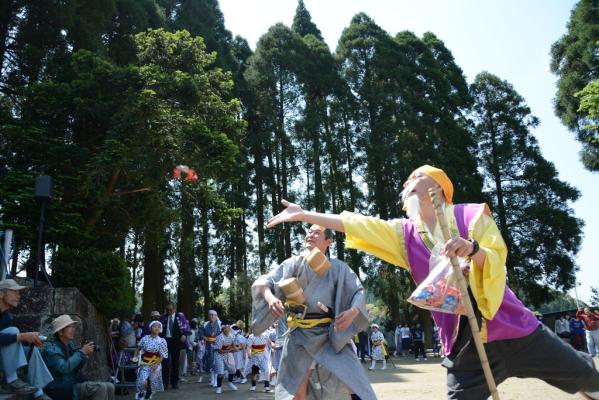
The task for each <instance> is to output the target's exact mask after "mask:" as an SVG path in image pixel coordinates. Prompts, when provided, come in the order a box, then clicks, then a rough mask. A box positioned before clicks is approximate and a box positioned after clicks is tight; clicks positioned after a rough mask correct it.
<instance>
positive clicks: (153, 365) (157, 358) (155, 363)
mask: <svg viewBox="0 0 599 400" xmlns="http://www.w3.org/2000/svg"><path fill="white" fill-rule="evenodd" d="M149 328H150V334H149V335H146V336H144V337H142V338H141V340H140V341H139V344H138V345H137V348H136V349H135V353H134V354H133V361H134V362H137V357H138V354H139V353H140V352H141V360H140V362H139V367H138V369H137V381H136V389H137V398H138V399H143V398H144V395H145V398H146V399H149V398H150V397H151V394H150V393H156V392H163V391H164V386H163V383H162V367H161V363H162V360H163V359H164V358H168V347H167V345H166V340H164V339H163V338H161V337H160V336H159V335H160V333H162V323H160V321H152V322H150V324H149ZM148 378H149V381H150V388H151V391H148V390H147V389H148V388H147V381H148Z"/></svg>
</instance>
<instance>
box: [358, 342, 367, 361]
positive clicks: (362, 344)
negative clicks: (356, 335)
mask: <svg viewBox="0 0 599 400" xmlns="http://www.w3.org/2000/svg"><path fill="white" fill-rule="evenodd" d="M358 353H360V359H361V360H362V362H364V357H366V355H367V354H368V343H366V341H364V340H360V342H359V343H358Z"/></svg>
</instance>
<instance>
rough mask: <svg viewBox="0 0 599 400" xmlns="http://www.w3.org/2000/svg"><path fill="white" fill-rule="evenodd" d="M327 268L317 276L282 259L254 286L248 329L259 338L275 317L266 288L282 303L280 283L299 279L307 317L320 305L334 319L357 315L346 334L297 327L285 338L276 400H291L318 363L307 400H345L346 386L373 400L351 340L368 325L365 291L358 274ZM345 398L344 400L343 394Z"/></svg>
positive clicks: (295, 260)
mask: <svg viewBox="0 0 599 400" xmlns="http://www.w3.org/2000/svg"><path fill="white" fill-rule="evenodd" d="M330 262H331V267H330V268H329V270H328V271H327V272H326V273H325V275H324V276H323V277H322V278H320V277H319V276H318V275H316V273H314V272H313V271H312V269H311V268H310V267H309V266H308V265H307V264H306V263H305V262H304V257H302V256H296V257H291V258H289V259H287V260H285V261H284V262H283V263H282V264H281V265H279V266H278V267H277V268H276V269H274V270H273V271H271V272H270V273H269V274H268V275H262V276H260V277H259V278H258V279H257V280H256V282H254V284H253V285H252V299H253V303H252V330H253V332H254V334H260V333H261V332H263V331H264V330H266V329H267V328H268V327H269V326H271V325H272V324H273V323H274V322H275V320H276V318H275V317H274V316H273V315H272V314H271V313H270V311H269V309H268V304H267V303H266V302H265V301H264V297H263V296H262V293H263V289H264V287H265V286H267V287H269V288H270V290H271V291H272V292H273V294H274V295H275V296H277V297H278V298H279V299H281V301H285V297H284V294H283V292H282V291H281V289H280V288H279V283H280V282H281V281H283V280H284V279H286V278H290V277H292V276H295V277H297V279H298V280H299V283H300V285H301V287H302V288H303V290H304V295H305V297H306V299H307V300H306V305H307V306H308V309H307V312H308V313H314V314H317V313H321V314H322V313H323V311H322V310H321V309H320V308H319V307H318V306H317V302H321V303H322V304H324V305H325V306H327V307H328V308H329V310H330V311H331V312H333V313H334V315H339V314H340V313H342V312H343V311H345V310H348V309H350V308H351V307H356V308H357V309H358V310H359V311H360V312H359V314H358V316H357V317H356V318H355V319H354V321H353V322H352V324H351V325H350V326H349V328H348V329H347V330H345V331H344V332H335V331H334V329H333V324H331V325H329V326H321V327H314V328H311V329H302V328H298V329H296V330H294V331H293V332H291V334H290V335H289V336H287V338H286V339H285V342H284V345H283V354H282V359H281V366H280V369H279V374H278V379H277V386H276V391H275V398H276V399H277V400H292V399H293V396H294V394H295V393H296V392H297V390H298V388H299V386H300V385H301V383H302V381H303V380H304V378H305V376H306V374H307V373H308V371H309V369H310V367H311V366H313V363H314V362H315V363H316V366H315V370H314V371H313V372H312V375H311V378H310V384H309V385H308V398H309V399H319V400H320V399H340V398H349V393H348V391H347V388H349V389H350V390H351V391H352V392H353V393H356V394H357V395H358V396H360V398H361V399H362V400H372V399H376V395H375V394H374V392H373V390H372V387H371V386H370V382H368V378H367V377H366V374H365V373H364V369H363V368H362V365H361V364H360V362H359V361H358V359H357V357H356V354H355V352H354V350H353V348H352V346H351V345H350V341H351V340H352V337H353V336H354V335H355V334H356V333H357V332H359V331H362V330H365V329H366V328H367V327H368V312H367V311H366V304H365V299H364V291H363V288H362V285H361V284H360V281H359V280H358V277H357V276H356V274H355V273H354V272H353V271H352V270H351V269H350V268H349V267H348V265H347V264H345V263H344V262H342V261H339V260H336V259H331V260H330ZM341 394H347V396H343V397H342V396H341Z"/></svg>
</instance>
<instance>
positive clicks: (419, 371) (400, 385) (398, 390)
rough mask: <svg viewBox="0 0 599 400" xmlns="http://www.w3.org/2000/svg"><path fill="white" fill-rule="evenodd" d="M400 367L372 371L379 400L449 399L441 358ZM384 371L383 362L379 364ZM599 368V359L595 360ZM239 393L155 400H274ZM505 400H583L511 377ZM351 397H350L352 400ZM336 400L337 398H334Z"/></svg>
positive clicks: (186, 393)
mask: <svg viewBox="0 0 599 400" xmlns="http://www.w3.org/2000/svg"><path fill="white" fill-rule="evenodd" d="M393 360H394V361H395V364H396V367H397V368H393V366H392V365H391V364H390V363H388V369H387V370H385V371H381V370H376V371H368V370H367V369H366V367H367V365H366V364H364V369H365V370H366V373H367V375H368V378H369V380H370V382H371V383H372V387H373V388H374V391H375V392H376V394H377V397H378V398H379V400H392V399H393V400H396V399H401V400H439V399H444V398H445V368H443V367H441V365H440V362H441V361H440V359H439V358H433V359H431V358H429V359H428V361H421V362H416V361H414V359H412V358H408V359H404V358H401V359H396V358H394V359H393ZM378 364H379V365H378V367H379V368H380V363H378ZM595 364H597V365H598V366H599V359H595ZM237 386H238V388H239V390H238V391H237V392H231V391H229V390H228V389H226V384H223V394H222V395H216V394H214V389H212V388H211V387H209V386H208V384H207V383H195V379H194V380H192V379H189V382H186V383H181V385H180V389H178V390H172V389H169V390H168V391H167V392H164V393H160V394H157V395H156V396H154V397H153V399H154V400H203V399H206V400H208V399H210V400H211V399H223V400H274V394H273V393H272V392H271V393H264V390H263V386H262V385H260V384H259V385H258V391H256V392H250V391H249V385H248V384H245V385H237ZM499 395H500V397H501V400H523V399H526V400H528V399H541V400H570V399H581V397H579V396H577V395H570V394H568V393H564V392H562V391H560V390H558V389H555V388H554V387H552V386H549V385H548V384H546V383H545V382H543V381H540V380H537V379H518V378H510V379H508V380H507V381H505V382H504V383H502V384H501V385H500V386H499ZM119 398H120V399H125V398H127V399H129V398H131V399H132V398H133V396H132V395H131V396H127V397H125V396H119V397H117V399H119ZM348 398H349V397H348ZM331 400H334V399H331Z"/></svg>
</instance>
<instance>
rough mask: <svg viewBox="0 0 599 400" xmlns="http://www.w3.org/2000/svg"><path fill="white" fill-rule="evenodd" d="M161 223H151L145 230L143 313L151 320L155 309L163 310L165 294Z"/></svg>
mask: <svg viewBox="0 0 599 400" xmlns="http://www.w3.org/2000/svg"><path fill="white" fill-rule="evenodd" d="M163 229H164V227H163V226H162V225H161V224H157V223H153V224H150V225H149V226H148V227H147V228H146V229H145V231H144V242H145V246H144V285H143V294H142V313H143V315H144V317H145V318H146V319H147V320H149V318H150V313H151V312H152V311H154V310H157V311H160V312H163V311H164V307H165V303H166V301H165V296H164V262H163V261H164V259H163V254H164V253H163V251H162V247H163V243H162V240H161V235H162V233H163V232H162V230H163Z"/></svg>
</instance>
